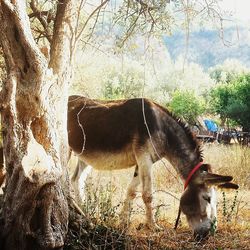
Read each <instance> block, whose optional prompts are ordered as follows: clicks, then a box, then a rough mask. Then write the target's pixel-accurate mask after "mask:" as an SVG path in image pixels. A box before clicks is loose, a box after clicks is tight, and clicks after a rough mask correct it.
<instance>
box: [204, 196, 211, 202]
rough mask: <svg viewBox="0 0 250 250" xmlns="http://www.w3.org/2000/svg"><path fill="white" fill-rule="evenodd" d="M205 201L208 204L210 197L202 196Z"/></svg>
mask: <svg viewBox="0 0 250 250" xmlns="http://www.w3.org/2000/svg"><path fill="white" fill-rule="evenodd" d="M202 198H203V199H204V200H205V201H207V202H208V203H210V202H211V197H210V196H207V195H203V197H202Z"/></svg>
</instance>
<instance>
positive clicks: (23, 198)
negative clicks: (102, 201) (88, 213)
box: [0, 0, 108, 250]
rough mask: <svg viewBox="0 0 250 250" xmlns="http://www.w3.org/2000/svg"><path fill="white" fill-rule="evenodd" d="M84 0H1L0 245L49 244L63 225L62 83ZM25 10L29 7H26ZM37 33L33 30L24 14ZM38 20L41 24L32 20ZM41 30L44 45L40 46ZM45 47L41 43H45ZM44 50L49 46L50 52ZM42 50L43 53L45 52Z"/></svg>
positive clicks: (55, 244)
mask: <svg viewBox="0 0 250 250" xmlns="http://www.w3.org/2000/svg"><path fill="white" fill-rule="evenodd" d="M83 2H84V1H77V0H58V1H44V3H43V6H44V5H46V4H47V6H49V7H48V10H41V9H39V8H38V7H39V3H41V1H35V0H31V1H29V6H26V4H27V3H28V1H25V0H0V22H1V29H0V44H1V48H2V51H3V56H4V59H5V65H6V71H7V72H6V73H7V77H6V79H5V80H4V81H3V84H2V89H1V92H0V105H1V107H0V108H1V117H2V130H3V145H4V156H5V163H6V185H5V189H4V202H3V207H2V220H1V225H0V235H1V238H0V248H1V249H13V250H14V249H54V248H57V249H58V248H61V247H63V245H64V240H65V236H66V234H67V229H68V215H69V208H68V203H69V201H70V199H69V190H70V189H69V180H68V176H67V170H66V167H67V161H68V138H67V101H68V86H69V83H70V82H71V80H72V66H73V63H72V62H73V57H74V51H75V47H76V41H77V39H79V37H80V35H81V33H82V31H83V29H84V27H85V26H86V24H87V23H88V21H89V20H90V18H91V17H93V16H94V14H95V12H96V11H98V10H99V9H100V8H101V7H102V6H103V5H104V4H106V3H107V2H108V1H107V0H106V1H102V2H101V4H100V6H98V8H96V9H95V10H94V11H93V12H92V13H91V15H90V16H89V17H88V18H87V19H86V21H85V23H84V25H85V26H84V25H83V26H82V27H81V28H80V29H79V25H80V23H81V22H80V19H79V15H80V14H79V13H80V9H81V7H82V5H83ZM28 10H29V15H28V12H27V11H28ZM34 17H37V20H38V21H37V24H36V25H35V28H36V32H37V33H39V36H37V37H34V33H35V32H34V29H33V30H32V29H31V23H30V18H34ZM38 23H39V25H38ZM41 37H43V38H44V40H46V44H47V46H48V47H50V50H48V49H45V50H44V49H42V50H43V53H42V52H41V50H40V49H39V46H38V42H37V41H38V40H39V38H41ZM46 48H47V47H46ZM49 51H50V52H49ZM44 54H45V55H46V56H47V57H46V56H45V55H44Z"/></svg>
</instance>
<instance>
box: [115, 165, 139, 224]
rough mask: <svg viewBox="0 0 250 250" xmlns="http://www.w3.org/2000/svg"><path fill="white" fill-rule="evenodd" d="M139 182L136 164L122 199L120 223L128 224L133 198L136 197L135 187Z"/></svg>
mask: <svg viewBox="0 0 250 250" xmlns="http://www.w3.org/2000/svg"><path fill="white" fill-rule="evenodd" d="M139 184H140V178H139V174H138V166H137V165H136V167H135V172H134V176H133V179H132V181H131V182H130V184H129V186H128V189H127V195H126V199H125V201H124V205H123V209H122V212H121V215H120V218H121V220H122V223H123V224H125V225H128V224H129V218H130V212H131V208H132V205H133V200H134V198H135V197H136V189H137V187H138V186H139Z"/></svg>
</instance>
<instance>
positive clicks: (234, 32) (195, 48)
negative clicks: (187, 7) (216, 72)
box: [164, 27, 250, 69]
mask: <svg viewBox="0 0 250 250" xmlns="http://www.w3.org/2000/svg"><path fill="white" fill-rule="evenodd" d="M164 42H165V44H166V46H167V48H168V50H169V53H170V55H171V57H172V59H174V60H175V59H177V58H178V56H180V55H184V54H185V50H186V35H185V33H184V32H177V33H174V34H173V35H172V36H165V37H164ZM187 58H188V60H189V61H191V62H195V63H198V64H200V65H202V66H203V67H204V68H205V69H207V68H209V67H212V66H215V65H216V64H221V63H223V61H225V60H226V59H227V58H235V59H238V60H239V61H241V62H242V63H243V64H245V65H246V66H248V67H250V29H249V28H248V29H246V28H238V29H236V28H235V27H231V28H227V29H225V30H224V41H223V39H222V38H220V36H219V32H218V31H216V30H200V31H195V32H192V33H191V34H190V37H189V46H188V57H187Z"/></svg>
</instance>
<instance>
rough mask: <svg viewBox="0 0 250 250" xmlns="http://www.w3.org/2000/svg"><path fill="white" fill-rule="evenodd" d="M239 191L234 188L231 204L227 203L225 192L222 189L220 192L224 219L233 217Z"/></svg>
mask: <svg viewBox="0 0 250 250" xmlns="http://www.w3.org/2000/svg"><path fill="white" fill-rule="evenodd" d="M238 194H239V191H238V190H236V192H235V195H234V198H233V201H232V203H231V204H229V201H228V200H227V199H226V194H225V192H224V191H223V192H222V197H223V200H222V207H223V217H224V221H226V222H229V221H232V219H233V214H234V212H235V208H236V205H237V203H238V201H237V198H238Z"/></svg>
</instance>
